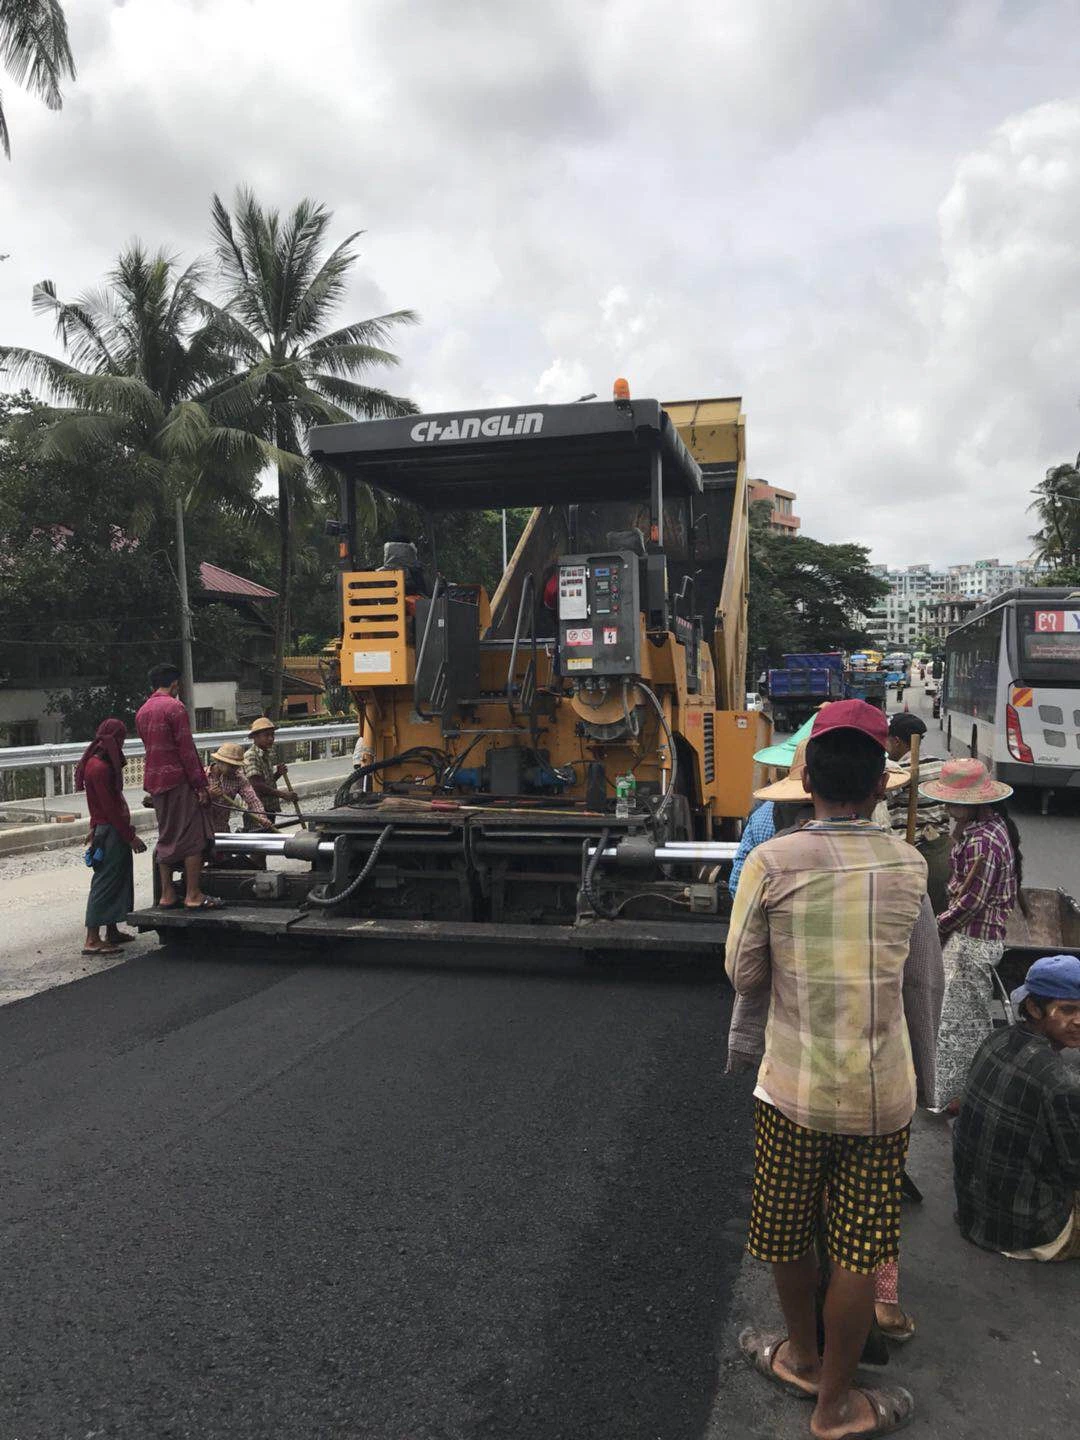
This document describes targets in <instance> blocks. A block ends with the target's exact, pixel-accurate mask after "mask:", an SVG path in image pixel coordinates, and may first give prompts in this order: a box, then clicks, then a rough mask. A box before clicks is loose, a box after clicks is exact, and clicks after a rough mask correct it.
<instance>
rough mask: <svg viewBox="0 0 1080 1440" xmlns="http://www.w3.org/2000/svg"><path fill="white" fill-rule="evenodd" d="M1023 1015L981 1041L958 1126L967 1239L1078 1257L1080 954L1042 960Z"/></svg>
mask: <svg viewBox="0 0 1080 1440" xmlns="http://www.w3.org/2000/svg"><path fill="white" fill-rule="evenodd" d="M1012 1002H1013V1006H1014V1007H1016V1008H1018V1009H1019V1015H1020V1018H1019V1023H1018V1024H1017V1025H1014V1026H1013V1027H1012V1028H1011V1029H1006V1030H996V1031H995V1032H994V1033H993V1034H992V1035H989V1036H988V1037H987V1038H986V1040H984V1041H983V1044H982V1047H981V1049H980V1050H979V1051H978V1053H977V1054H976V1056H975V1059H974V1060H973V1061H972V1065H971V1070H970V1072H969V1073H968V1080H967V1087H966V1089H965V1092H964V1100H963V1104H962V1105H961V1108H960V1116H959V1119H958V1120H957V1122H956V1129H955V1132H954V1135H953V1160H954V1165H955V1174H954V1182H955V1185H956V1205H957V1219H958V1221H959V1224H960V1229H961V1231H962V1232H963V1234H964V1236H965V1238H966V1239H968V1240H971V1241H973V1242H974V1243H975V1244H976V1245H981V1246H983V1247H984V1249H987V1250H997V1251H999V1252H1000V1253H1001V1254H1002V1255H1005V1256H1007V1257H1008V1258H1009V1259H1011V1260H1074V1259H1076V1258H1078V1257H1080V1214H1078V1205H1080V1070H1077V1069H1076V1068H1075V1066H1073V1065H1070V1064H1067V1063H1066V1061H1065V1059H1064V1057H1063V1056H1062V1053H1061V1052H1062V1051H1063V1050H1076V1049H1080V960H1077V959H1076V957H1075V956H1072V955H1050V956H1048V957H1046V958H1045V959H1043V960H1036V961H1035V964H1034V965H1032V967H1031V969H1030V970H1029V971H1028V977H1027V981H1026V983H1025V984H1023V985H1021V986H1020V988H1019V989H1018V990H1014V991H1013V994H1012Z"/></svg>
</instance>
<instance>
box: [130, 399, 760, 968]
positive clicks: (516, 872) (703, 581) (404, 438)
mask: <svg viewBox="0 0 1080 1440" xmlns="http://www.w3.org/2000/svg"><path fill="white" fill-rule="evenodd" d="M744 434H745V431H744V419H743V415H742V411H741V404H740V401H739V400H738V399H717V400H699V401H685V402H679V403H675V404H666V405H662V404H661V403H660V402H658V401H656V400H634V399H631V398H630V395H629V391H628V387H627V386H626V384H625V382H618V383H617V385H616V390H615V399H614V400H613V401H612V402H610V403H600V402H597V403H591V404H573V405H549V406H537V407H533V408H521V409H515V408H505V409H499V410H476V411H465V412H456V413H452V414H437V415H420V416H410V417H408V418H406V419H396V420H380V421H371V422H367V423H358V424H346V425H331V426H322V427H319V428H318V429H316V430H314V431H312V432H311V434H310V436H309V448H310V450H311V453H312V455H313V456H315V457H316V458H317V459H318V460H319V461H320V462H322V463H323V464H324V465H326V466H330V467H333V469H334V470H335V471H336V472H337V473H338V475H339V476H340V491H341V519H340V522H339V523H338V526H337V529H338V531H339V535H340V551H341V577H340V585H341V604H342V631H341V640H340V651H339V664H340V674H341V683H342V685H344V686H345V687H347V688H348V689H349V690H350V691H351V693H352V696H353V699H354V701H355V705H356V709H357V712H358V717H359V728H358V734H359V736H360V738H361V741H362V744H361V746H360V761H361V763H360V764H359V766H358V767H357V768H356V769H355V770H354V772H353V774H352V775H351V776H350V777H349V779H348V780H347V782H346V783H345V784H344V785H343V786H342V787H341V789H340V791H339V792H338V795H337V797H336V803H335V805H334V807H333V809H331V810H329V811H328V812H326V813H325V814H322V815H318V816H314V817H309V826H310V828H309V829H308V830H307V831H306V832H303V833H297V834H292V835H284V834H276V835H273V834H272V835H247V834H244V835H239V834H233V835H227V836H226V835H222V836H219V837H218V838H217V844H216V855H217V857H218V863H219V864H220V866H221V868H220V869H219V871H218V873H215V874H214V876H213V884H212V887H211V888H212V889H213V890H214V892H215V893H217V894H219V895H221V896H222V897H223V898H224V899H225V900H226V901H227V902H228V905H227V908H225V909H222V910H219V911H212V912H210V911H202V912H190V913H185V912H184V911H182V910H171V911H168V912H161V911H159V910H146V911H142V912H140V913H139V914H138V915H137V916H136V917H135V918H136V922H137V923H138V924H139V925H140V927H142V928H153V929H157V930H159V931H160V932H162V933H166V932H179V931H185V932H187V933H189V934H190V933H197V932H202V931H218V932H220V933H221V934H233V935H240V936H241V937H243V938H248V939H256V938H258V939H260V940H265V939H268V938H269V937H271V936H273V935H278V936H282V937H287V938H289V939H290V940H295V941H300V940H316V941H319V940H321V941H326V940H343V941H349V940H351V941H375V940H378V941H398V942H404V943H407V944H413V945H415V944H416V943H417V942H420V941H454V942H459V943H462V944H465V945H466V946H468V947H475V946H481V945H497V946H503V947H507V946H509V947H512V948H515V949H519V948H521V947H523V946H524V947H532V946H542V947H543V946H560V947H567V948H569V949H571V950H573V949H580V950H583V951H609V952H632V951H636V952H641V951H646V952H652V953H672V954H674V953H683V954H685V953H688V952H690V953H692V952H710V951H714V950H715V947H718V946H719V945H720V944H721V943H722V942H723V939H724V936H725V934H726V915H727V912H728V898H727V886H726V875H727V867H728V862H729V861H730V858H731V855H732V853H733V850H734V844H733V841H734V840H735V838H736V837H737V834H738V822H739V821H740V820H741V818H742V817H744V816H745V815H746V813H747V811H748V808H749V804H750V792H751V787H752V781H753V752H754V751H755V749H758V748H760V746H761V745H762V744H764V743H767V740H768V735H767V734H766V733H764V728H765V727H766V726H767V723H768V722H767V721H765V719H764V717H762V716H761V715H760V714H759V713H757V712H753V711H748V710H747V709H745V708H744V705H745V679H744V676H745V669H746V607H747V579H748V566H747V519H746V516H747V508H746V486H745V473H744V471H745V465H744ZM363 485H366V486H373V487H376V488H377V489H379V490H381V491H383V492H385V493H386V494H388V495H390V496H393V497H397V498H399V499H401V500H404V501H408V502H410V503H412V504H414V505H416V506H418V507H420V508H421V509H423V510H424V511H426V512H429V513H431V514H432V515H433V517H434V520H435V523H434V527H433V528H434V531H435V533H436V534H437V516H438V513H439V512H440V511H448V510H455V511H460V510H463V509H470V508H475V509H484V510H491V509H499V508H503V507H517V506H533V507H534V508H533V510H532V515H531V518H530V520H529V522H528V524H527V526H526V528H525V531H524V533H523V534H522V537H521V539H520V541H519V543H518V545H517V547H516V549H515V551H514V553H513V556H512V558H511V559H510V562H509V564H508V566H507V568H506V571H505V573H504V574H503V577H502V580H501V582H500V584H499V586H498V588H497V589H496V591H495V594H494V595H491V596H489V595H488V594H487V592H486V590H485V589H484V587H483V586H482V585H479V584H477V583H474V582H473V580H472V579H470V577H469V576H456V575H455V576H446V575H442V574H439V573H437V571H436V570H434V569H433V568H429V569H425V568H424V567H423V566H422V565H421V564H419V563H418V562H416V559H415V557H412V559H411V560H410V559H408V558H406V559H405V560H403V561H402V563H401V564H400V568H396V567H395V563H394V560H393V558H392V556H393V551H392V552H391V559H390V560H389V561H388V562H387V566H385V567H384V568H381V569H377V570H364V569H361V568H359V566H358V565H357V563H356V559H355V551H356V539H355V537H356V528H357V525H356V517H357V508H358V496H357V490H358V487H360V486H363ZM403 548H404V552H405V554H406V557H407V552H408V548H409V547H407V546H405V547H403ZM268 855H270V856H273V855H280V856H283V857H285V859H286V861H291V862H300V863H292V864H278V863H277V862H271V863H270V865H269V867H268V868H267V856H268ZM246 864H247V865H249V866H250V868H245V865H246ZM256 867H258V868H256Z"/></svg>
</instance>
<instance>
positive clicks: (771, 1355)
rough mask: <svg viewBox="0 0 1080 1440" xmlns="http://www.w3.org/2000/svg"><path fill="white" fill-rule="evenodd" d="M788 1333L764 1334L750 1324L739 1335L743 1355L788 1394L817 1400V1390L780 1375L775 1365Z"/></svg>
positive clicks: (797, 1397)
mask: <svg viewBox="0 0 1080 1440" xmlns="http://www.w3.org/2000/svg"><path fill="white" fill-rule="evenodd" d="M787 1338H788V1337H787V1336H786V1335H779V1334H778V1335H764V1334H762V1332H761V1331H760V1330H757V1329H755V1328H754V1326H752V1325H749V1326H747V1328H746V1329H745V1330H744V1331H743V1332H742V1334H741V1335H740V1336H739V1349H740V1351H741V1352H742V1357H743V1359H744V1360H745V1361H746V1363H747V1364H748V1365H749V1366H750V1368H751V1369H752V1370H756V1371H757V1373H758V1374H759V1375H762V1376H764V1378H765V1379H766V1380H769V1381H771V1382H772V1384H773V1385H775V1386H776V1387H777V1389H779V1390H783V1391H784V1393H785V1394H786V1395H793V1396H794V1397H795V1398H796V1399H797V1400H816V1399H817V1390H816V1389H815V1390H809V1389H806V1388H804V1387H803V1386H802V1385H799V1384H797V1383H796V1382H795V1381H794V1380H788V1379H787V1377H786V1376H784V1375H778V1374H777V1372H776V1370H775V1369H774V1368H773V1366H774V1365H775V1364H776V1352H777V1351H778V1350H779V1349H780V1346H781V1345H783V1344H784V1342H785V1341H786V1340H787Z"/></svg>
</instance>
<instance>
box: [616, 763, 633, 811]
mask: <svg viewBox="0 0 1080 1440" xmlns="http://www.w3.org/2000/svg"><path fill="white" fill-rule="evenodd" d="M636 796H637V780H636V779H635V778H634V776H633V775H630V774H627V775H616V777H615V817H616V819H618V820H629V818H630V811H631V810H632V809H633V807H634V800H635V798H636Z"/></svg>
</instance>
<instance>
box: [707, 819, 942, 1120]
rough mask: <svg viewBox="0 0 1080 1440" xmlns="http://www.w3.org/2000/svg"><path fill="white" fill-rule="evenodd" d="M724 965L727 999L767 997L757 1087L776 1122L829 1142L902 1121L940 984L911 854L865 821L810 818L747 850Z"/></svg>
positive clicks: (928, 1070)
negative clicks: (778, 1116)
mask: <svg viewBox="0 0 1080 1440" xmlns="http://www.w3.org/2000/svg"><path fill="white" fill-rule="evenodd" d="M913 950H914V951H915V953H916V955H917V956H918V963H915V962H912V959H911V956H912V952H913ZM927 956H929V964H928V963H926V957H927ZM726 966H727V973H728V975H729V977H730V979H731V983H732V984H733V985H734V987H735V989H736V990H737V991H738V992H739V994H740V995H743V994H753V993H754V992H756V991H760V990H765V989H768V988H770V987H771V1003H770V1007H769V1020H768V1025H767V1027H766V1031H765V1055H764V1058H763V1060H762V1062H761V1069H760V1071H759V1072H758V1084H759V1085H760V1086H761V1088H762V1089H764V1090H765V1091H766V1092H767V1094H768V1096H769V1099H770V1100H771V1102H772V1103H773V1104H774V1105H775V1106H776V1108H777V1109H778V1110H780V1111H781V1112H782V1113H783V1114H784V1115H786V1116H787V1118H788V1119H789V1120H791V1121H793V1122H794V1123H795V1124H796V1125H802V1126H803V1127H805V1128H806V1129H809V1130H820V1131H825V1132H826V1133H828V1134H837V1135H890V1134H892V1133H893V1132H894V1131H897V1130H900V1129H902V1128H903V1127H904V1126H905V1125H906V1124H907V1123H908V1122H909V1120H910V1119H911V1116H912V1114H913V1113H914V1110H915V1100H916V1081H917V1080H918V1083H919V1088H920V1089H921V1090H922V1092H923V1093H924V1094H928V1093H930V1091H931V1090H932V1087H933V1080H934V1075H933V1055H934V1040H935V1037H936V1034H937V1024H938V1019H939V1018H940V1012H941V993H942V989H943V984H944V981H943V976H942V969H941V950H940V947H939V945H938V943H937V937H936V934H935V933H934V921H933V913H932V911H931V910H930V904H929V901H928V900H927V899H926V862H925V860H923V858H922V856H921V855H920V854H919V853H918V851H916V850H914V849H912V847H911V846H909V845H905V844H904V843H903V841H901V840H897V839H896V838H895V837H894V836H892V835H890V834H888V833H887V832H885V831H884V830H882V829H881V828H880V827H879V826H876V825H874V824H872V823H871V822H870V821H869V820H812V821H811V822H810V824H809V825H806V826H804V827H803V829H801V830H797V831H795V832H793V833H791V834H788V835H781V836H778V837H777V838H776V839H775V840H768V841H766V843H765V844H764V845H759V846H758V847H757V849H756V850H754V851H752V852H751V854H750V855H749V856H748V857H747V860H746V864H745V865H744V867H743V872H742V877H741V879H740V881H739V889H738V893H737V894H736V896H735V907H734V910H733V912H732V916H731V927H730V930H729V933H728V942H727V961H726ZM905 1020H906V1022H907V1023H906V1024H905Z"/></svg>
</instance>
